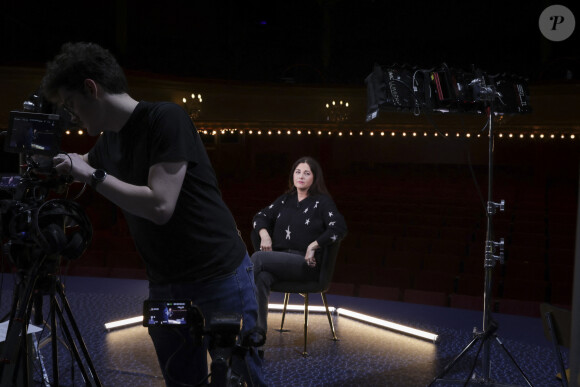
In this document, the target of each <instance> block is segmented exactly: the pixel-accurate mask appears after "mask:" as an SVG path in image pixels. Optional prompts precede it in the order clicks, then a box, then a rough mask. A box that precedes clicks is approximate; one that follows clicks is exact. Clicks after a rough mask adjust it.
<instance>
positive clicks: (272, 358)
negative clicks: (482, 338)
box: [0, 275, 567, 387]
mask: <svg viewBox="0 0 580 387" xmlns="http://www.w3.org/2000/svg"><path fill="white" fill-rule="evenodd" d="M62 282H63V283H64V284H65V289H66V295H67V299H68V301H69V302H70V305H71V308H72V312H73V315H74V317H75V320H76V322H77V323H78V325H79V327H80V330H81V334H82V338H83V339H84V341H85V342H86V344H87V347H88V350H89V353H90V357H91V359H92V361H93V362H94V364H95V368H96V371H97V375H98V377H99V379H100V381H101V383H102V385H103V386H107V387H111V386H115V387H117V386H152V387H157V386H163V385H164V383H163V379H162V377H161V372H160V370H159V366H158V364H157V361H156V358H155V354H154V351H153V346H152V344H151V341H150V339H149V336H148V334H147V330H146V329H145V328H143V327H141V326H133V327H129V328H124V329H118V330H113V331H110V332H107V331H106V330H105V329H104V323H105V322H108V321H112V320H116V319H121V318H127V317H132V316H138V315H141V312H142V302H143V300H144V299H145V298H146V295H147V283H146V281H140V280H122V279H111V278H81V277H69V278H63V279H62ZM12 286H13V285H12V284H11V278H10V276H9V275H5V277H4V285H3V288H4V290H3V293H2V305H1V308H0V312H2V315H5V314H6V313H7V312H8V310H9V309H10V306H11V294H10V290H11V288H12ZM296 297H297V298H296V299H293V300H291V302H292V301H294V303H302V298H300V296H296ZM273 298H274V299H273V301H274V302H281V300H282V298H281V295H278V294H276V295H275V296H273ZM311 298H312V301H313V302H318V303H320V302H319V300H318V298H319V297H318V296H316V295H313V296H312V297H311ZM328 298H329V303H330V304H331V305H332V306H335V307H342V308H346V309H350V310H354V311H358V312H360V313H364V314H368V315H372V316H375V317H380V318H385V319H388V320H390V321H394V322H397V323H401V324H406V325H409V326H412V327H414V328H418V329H423V330H426V331H429V332H432V333H436V334H438V335H439V340H438V341H437V342H436V343H433V342H430V341H427V340H423V339H417V338H414V337H411V336H407V335H403V334H399V333H395V332H393V331H389V330H385V329H382V328H378V327H375V326H372V325H369V324H365V323H361V322H357V321H355V320H352V319H351V318H349V317H345V316H336V315H335V316H334V322H335V326H336V333H337V336H338V338H339V341H336V342H335V341H332V340H331V338H332V336H331V333H330V328H329V324H328V320H327V318H326V315H324V314H320V313H313V314H311V318H310V323H309V341H308V352H309V353H310V356H309V357H307V358H303V357H302V356H301V355H300V353H301V351H302V345H303V336H302V334H303V330H302V329H303V322H304V320H303V318H304V317H303V314H302V313H290V314H289V315H287V317H286V321H285V324H284V325H285V326H284V328H287V329H289V330H290V332H284V333H280V332H278V331H276V328H278V327H279V324H280V319H281V313H279V312H271V314H270V317H269V325H270V327H269V332H268V342H267V344H266V346H265V363H264V374H265V376H266V378H267V381H268V383H269V385H270V386H393V387H406V386H409V387H417V386H427V385H428V384H429V383H430V382H431V381H432V380H433V378H435V376H436V375H438V374H439V373H440V372H441V371H442V370H443V369H444V367H445V366H446V365H447V364H449V362H450V361H451V360H452V359H453V358H454V357H455V356H456V355H457V354H459V353H460V352H461V350H462V349H463V348H464V347H465V346H466V345H467V344H468V343H469V342H470V341H471V340H472V338H473V335H472V331H473V328H474V327H477V328H478V329H481V325H482V316H483V312H478V311H469V310H462V309H454V308H442V307H432V306H426V305H418V304H408V303H402V302H392V301H381V300H369V299H360V298H354V297H342V296H333V295H329V296H328ZM46 308H47V305H45V309H46ZM46 313H48V312H47V311H46V312H45V316H44V317H45V319H47V318H48V317H47V316H46ZM493 317H494V319H495V320H496V321H497V322H498V323H499V330H498V331H497V336H498V338H499V339H500V340H492V341H491V342H490V348H491V350H490V361H489V364H488V365H489V367H490V370H491V378H492V379H493V380H494V381H495V382H497V383H498V384H505V385H518V386H526V385H527V384H526V382H525V380H524V379H523V378H522V376H521V374H520V372H519V371H518V369H517V368H516V367H515V366H514V365H513V364H512V363H511V362H510V360H509V358H508V357H507V356H506V354H505V352H504V351H503V349H502V348H501V347H500V346H499V344H498V342H499V341H501V342H502V343H503V344H504V345H505V348H506V349H507V350H508V352H509V353H510V354H511V355H512V356H513V357H514V359H515V360H516V363H517V365H518V366H519V367H520V368H521V369H522V371H523V373H524V374H525V375H526V376H527V377H528V378H529V379H530V381H531V383H532V385H534V386H541V387H550V386H560V383H559V381H557V380H556V378H555V374H556V372H557V371H556V363H555V360H554V357H553V352H552V350H551V346H550V345H551V344H550V343H549V342H548V341H547V340H546V339H545V337H544V333H543V328H542V323H541V320H540V319H538V318H530V317H522V316H515V315H502V314H495V315H494V316H493ZM47 334H48V332H45V333H43V334H38V335H37V337H39V338H42V336H46V335H47ZM57 336H62V333H61V332H60V331H59V330H57ZM50 347H51V346H50V345H46V346H45V347H43V348H42V349H41V353H42V355H43V360H44V365H45V369H46V370H47V372H48V375H49V376H48V377H49V379H52V371H51V369H52V366H53V363H54V357H53V356H52V354H51V352H50ZM59 348H60V351H59V354H58V356H57V361H58V368H59V370H60V386H84V385H85V384H84V382H83V379H82V377H81V374H80V372H79V369H78V367H76V366H71V364H72V362H71V355H70V354H69V353H67V352H66V351H65V350H64V349H62V348H63V346H62V345H61V346H60V347H59ZM476 350H477V346H474V347H473V348H472V350H471V351H469V352H467V353H466V354H465V356H463V357H462V360H461V361H460V362H458V363H457V364H456V365H455V366H454V367H453V368H452V369H451V370H450V371H449V372H448V373H447V374H446V375H444V379H445V380H449V379H457V380H465V379H466V378H467V377H468V375H469V373H470V369H471V366H472V364H473V362H474V361H475V360H477V361H478V363H477V364H476V368H475V370H476V375H479V374H480V373H481V370H482V364H481V356H479V357H476ZM565 355H567V354H566V353H565ZM33 364H34V370H35V372H34V379H35V382H34V385H37V386H41V385H43V384H42V374H41V373H40V370H41V369H42V368H41V367H40V366H39V364H38V361H35V362H33ZM479 376H481V375H479ZM448 385H457V383H448V382H437V383H436V384H434V386H440V387H446V386H448ZM469 385H470V386H471V385H478V384H474V383H470V384H469Z"/></svg>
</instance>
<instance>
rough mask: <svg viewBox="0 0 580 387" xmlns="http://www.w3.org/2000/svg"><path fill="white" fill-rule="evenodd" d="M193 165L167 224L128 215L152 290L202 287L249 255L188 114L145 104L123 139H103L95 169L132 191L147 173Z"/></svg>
mask: <svg viewBox="0 0 580 387" xmlns="http://www.w3.org/2000/svg"><path fill="white" fill-rule="evenodd" d="M177 161H187V172H186V174H185V179H184V181H183V186H182V187H181V192H180V194H179V197H178V200H177V204H176V208H175V212H174V213H173V216H172V217H171V219H170V220H169V221H168V222H167V223H166V224H163V225H157V224H155V223H153V222H151V221H149V220H147V219H144V218H142V217H138V216H135V215H132V214H130V213H128V212H127V211H124V215H125V217H126V219H127V223H128V225H129V230H130V232H131V235H132V236H133V239H134V240H135V244H136V246H137V250H138V251H139V253H140V255H141V256H142V257H143V259H144V261H145V264H146V267H147V274H148V277H149V280H150V281H151V282H153V283H159V284H163V283H170V282H187V281H202V280H206V279H210V278H213V277H218V276H222V275H226V274H229V273H231V272H233V271H234V270H235V268H237V267H238V266H239V265H240V263H241V262H242V260H243V258H244V256H245V254H246V246H245V244H244V242H243V241H242V239H241V237H240V236H239V234H238V230H237V227H236V224H235V221H234V218H233V216H232V214H231V212H230V210H229V209H228V208H227V206H226V204H225V203H224V201H223V200H222V197H221V193H220V191H219V189H218V183H217V178H216V176H215V172H214V170H213V168H212V166H211V163H210V161H209V158H208V156H207V152H206V151H205V148H204V145H203V142H202V141H201V138H200V137H199V134H198V132H197V130H196V129H195V126H194V125H193V123H192V122H191V119H190V118H189V117H188V115H187V114H186V113H185V111H184V110H183V109H182V108H181V107H180V106H178V105H176V104H173V103H167V102H160V103H151V102H139V104H138V105H137V107H136V108H135V110H134V112H133V114H132V115H131V117H130V119H129V121H128V122H127V123H126V124H125V126H124V127H123V128H122V129H121V131H119V132H118V133H115V132H104V133H103V134H102V135H101V136H100V138H99V139H98V141H97V143H96V144H95V146H94V147H93V148H92V149H91V150H90V152H89V163H90V165H91V166H93V167H94V168H102V169H104V170H105V171H107V173H109V174H111V175H112V176H115V177H116V178H118V179H120V180H122V181H124V182H126V183H129V184H133V185H138V186H144V185H147V182H148V175H149V168H150V167H151V166H153V165H154V164H157V163H160V162H177Z"/></svg>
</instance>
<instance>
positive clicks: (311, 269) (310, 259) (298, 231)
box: [251, 157, 347, 331]
mask: <svg viewBox="0 0 580 387" xmlns="http://www.w3.org/2000/svg"><path fill="white" fill-rule="evenodd" d="M253 228H254V232H256V233H258V235H259V237H260V251H256V252H255V253H254V254H253V255H252V257H251V259H252V262H253V263H254V278H255V282H256V288H257V299H258V322H257V326H258V327H261V328H263V329H264V331H267V320H268V299H269V297H270V288H271V286H272V284H273V283H275V282H276V281H301V280H303V281H316V280H318V277H319V274H320V273H319V270H320V269H319V268H320V259H321V257H320V254H317V252H319V251H320V250H319V249H320V248H321V247H325V246H327V245H330V244H331V243H334V242H336V241H338V240H340V239H342V238H343V237H344V236H345V235H346V232H347V228H346V223H345V221H344V218H343V217H342V215H341V214H340V213H339V212H338V210H337V209H336V205H335V204H334V202H333V200H332V198H331V196H330V194H329V193H328V191H327V189H326V185H325V184H324V177H323V176H322V169H321V168H320V165H319V164H318V162H317V161H316V160H314V159H313V158H311V157H303V158H300V159H298V160H297V161H296V162H295V163H294V165H293V166H292V169H291V170H290V178H289V190H288V191H287V192H286V193H285V194H283V195H282V196H280V197H278V198H277V199H276V200H275V201H274V202H273V203H272V204H270V205H269V206H268V207H266V208H264V209H262V210H261V211H260V212H258V213H257V214H256V215H255V216H254V223H253Z"/></svg>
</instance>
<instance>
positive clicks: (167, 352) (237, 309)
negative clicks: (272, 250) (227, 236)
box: [149, 254, 266, 387]
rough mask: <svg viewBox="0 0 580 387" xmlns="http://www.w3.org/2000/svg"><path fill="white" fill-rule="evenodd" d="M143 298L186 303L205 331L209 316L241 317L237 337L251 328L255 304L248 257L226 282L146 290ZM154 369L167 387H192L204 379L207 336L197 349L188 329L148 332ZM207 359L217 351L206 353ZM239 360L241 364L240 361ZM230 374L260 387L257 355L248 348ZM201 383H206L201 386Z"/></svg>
mask: <svg viewBox="0 0 580 387" xmlns="http://www.w3.org/2000/svg"><path fill="white" fill-rule="evenodd" d="M149 298H150V299H157V300H172V299H175V300H177V299H182V300H183V299H186V300H191V301H192V302H193V304H194V305H197V306H198V307H199V308H200V309H201V312H202V314H203V316H204V318H205V325H206V327H209V325H210V323H211V321H212V316H213V315H214V314H215V313H219V312H221V313H228V314H231V313H238V314H240V315H241V316H242V319H243V320H242V321H243V324H242V329H241V333H240V335H239V336H240V337H241V336H243V335H244V333H246V332H248V331H250V330H251V329H252V328H254V327H255V325H256V319H257V315H258V304H257V302H256V293H255V285H254V272H253V266H252V263H251V262H250V258H249V256H248V254H246V256H245V258H244V260H243V262H242V264H241V265H240V266H239V267H238V268H237V269H236V270H235V271H234V272H233V273H231V274H229V275H227V276H226V277H221V278H217V279H214V280H209V281H206V282H188V283H178V284H167V285H154V284H150V285H149ZM149 335H150V336H151V339H152V340H153V345H154V346H155V351H156V353H157V358H158V360H159V365H160V366H161V370H162V372H163V377H164V378H165V383H166V384H167V386H168V387H173V386H183V385H192V386H197V385H198V384H199V383H201V382H203V381H204V380H205V378H206V377H207V354H206V353H207V350H208V347H209V345H210V344H211V338H210V337H209V336H210V335H208V334H206V335H204V340H203V343H202V345H201V346H196V345H195V344H194V337H193V335H192V334H191V332H190V331H189V329H188V328H183V327H153V328H149ZM209 352H210V355H211V356H212V359H214V361H215V357H214V355H216V353H218V354H219V353H220V351H216V350H212V349H211V348H210V350H209ZM244 360H245V361H244ZM232 371H234V372H235V373H236V374H238V375H241V376H242V378H243V379H244V381H245V382H246V383H247V385H248V386H265V385H266V383H265V382H264V378H263V376H262V360H261V359H260V357H259V356H258V353H257V350H256V348H254V347H250V348H249V349H248V351H247V352H246V354H245V357H244V358H241V356H235V355H234V356H232ZM205 383H207V381H205Z"/></svg>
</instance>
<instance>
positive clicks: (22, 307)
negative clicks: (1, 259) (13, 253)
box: [0, 260, 41, 386]
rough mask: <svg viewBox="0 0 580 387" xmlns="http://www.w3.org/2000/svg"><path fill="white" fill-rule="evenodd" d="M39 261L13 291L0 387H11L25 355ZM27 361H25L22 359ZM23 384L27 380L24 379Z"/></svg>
mask: <svg viewBox="0 0 580 387" xmlns="http://www.w3.org/2000/svg"><path fill="white" fill-rule="evenodd" d="M40 264H41V260H39V261H37V262H36V263H35V265H34V266H33V267H32V269H31V271H30V274H31V275H29V276H27V277H26V276H25V277H24V278H22V280H21V282H20V283H19V284H18V285H17V287H16V289H15V296H14V301H13V305H12V308H13V309H12V312H11V314H10V316H11V317H10V321H9V324H8V331H7V332H6V340H5V341H4V349H3V351H2V357H1V358H0V361H1V364H0V386H11V385H12V384H13V383H12V382H13V381H14V380H15V378H16V377H17V374H18V367H17V365H18V362H19V357H20V356H21V355H23V354H24V355H26V346H27V342H26V337H27V332H28V322H29V320H30V314H29V311H30V309H31V308H30V306H29V305H30V301H31V298H32V293H33V291H34V287H35V285H36V278H37V273H38V268H39V267H40ZM24 360H25V361H27V359H24ZM24 380H25V382H24V383H25V384H26V382H27V380H28V379H26V377H25V379H24Z"/></svg>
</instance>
